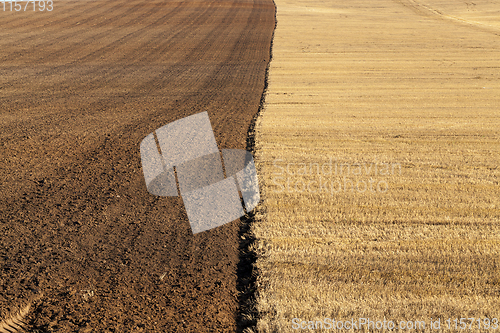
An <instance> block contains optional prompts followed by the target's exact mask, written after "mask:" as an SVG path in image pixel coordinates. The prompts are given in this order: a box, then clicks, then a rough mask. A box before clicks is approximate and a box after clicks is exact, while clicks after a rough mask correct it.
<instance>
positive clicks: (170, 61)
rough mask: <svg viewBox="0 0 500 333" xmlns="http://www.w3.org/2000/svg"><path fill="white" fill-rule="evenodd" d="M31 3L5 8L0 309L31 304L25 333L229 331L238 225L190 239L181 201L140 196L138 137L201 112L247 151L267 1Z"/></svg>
mask: <svg viewBox="0 0 500 333" xmlns="http://www.w3.org/2000/svg"><path fill="white" fill-rule="evenodd" d="M23 7H24V3H23ZM7 8H8V7H7ZM29 8H30V7H28V10H26V11H23V10H22V11H19V12H16V11H12V12H11V11H8V10H6V11H3V12H1V11H0V26H1V30H0V101H1V102H0V129H1V130H0V151H1V155H0V156H1V160H0V186H1V189H0V196H1V197H0V235H1V236H0V309H2V313H1V314H0V315H4V316H5V315H6V313H7V312H8V311H9V310H13V309H14V308H16V307H19V306H23V305H25V304H27V303H28V302H29V301H30V300H33V307H32V310H31V311H30V313H29V315H28V318H27V322H28V323H29V326H30V327H31V331H36V330H38V331H39V332H233V331H236V330H237V326H238V325H237V315H238V309H239V304H238V292H237V279H238V275H237V265H238V262H239V250H238V247H239V237H238V232H239V228H240V223H241V222H240V221H235V222H233V223H230V224H227V225H224V226H222V227H220V228H216V229H213V230H211V231H208V232H204V233H201V234H197V235H195V236H193V235H192V233H191V230H190V226H189V222H188V220H187V216H186V212H185V209H184V206H183V204H182V199H180V198H176V197H155V196H153V195H151V194H149V193H148V192H147V190H146V186H145V183H144V178H143V174H142V170H141V161H140V154H139V144H140V142H141V140H142V139H143V138H144V137H145V136H146V135H147V134H149V133H151V132H152V131H154V130H155V129H157V128H159V127H161V126H163V125H165V124H167V123H169V122H172V121H175V120H177V119H180V118H182V117H186V116H189V115H191V114H195V113H198V112H202V111H208V114H209V116H210V120H211V123H212V126H213V128H214V132H215V137H216V140H217V143H218V145H219V148H220V149H224V148H239V149H244V148H245V147H246V140H247V133H248V129H249V126H250V124H251V122H252V119H253V117H254V116H255V115H256V113H257V111H258V109H259V103H260V99H261V95H262V92H263V89H264V84H265V72H266V66H267V64H268V62H269V56H270V52H269V50H270V43H271V38H272V32H273V29H274V24H275V18H274V13H275V7H274V4H273V3H272V1H270V0H228V1H222V0H213V1H197V0H185V1H155V0H153V1H144V0H127V1H125V0H110V1H87V0H82V1H56V2H55V3H54V6H53V10H52V11H51V12H48V11H43V12H41V11H32V10H30V9H29ZM0 10H1V7H0Z"/></svg>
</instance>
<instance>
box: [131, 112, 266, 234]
mask: <svg viewBox="0 0 500 333" xmlns="http://www.w3.org/2000/svg"><path fill="white" fill-rule="evenodd" d="M140 150H141V161H142V169H143V172H144V179H145V181H146V187H147V189H148V191H149V193H151V194H153V195H158V196H179V195H180V196H181V197H182V199H183V201H184V206H185V207H186V212H187V215H188V219H189V223H190V224H191V230H192V231H193V234H196V233H199V232H202V231H206V230H210V229H212V228H215V227H218V226H221V225H223V224H226V223H229V222H231V221H234V220H236V219H238V218H240V217H241V216H243V215H245V210H246V212H250V211H251V210H252V209H254V208H255V206H257V204H258V202H259V201H260V195H259V184H258V181H257V172H256V169H255V164H254V161H253V157H252V154H250V152H248V151H246V150H240V149H222V154H221V152H220V151H219V148H218V147H217V143H216V141H215V136H214V133H213V130H212V126H211V124H210V119H209V117H208V113H207V112H202V113H198V114H195V115H192V116H189V117H186V118H182V119H179V120H177V121H174V122H172V123H169V124H167V125H165V126H163V127H160V128H159V129H157V130H156V131H154V132H153V133H150V134H148V135H147V136H146V137H145V138H144V139H143V140H142V142H141V146H140ZM221 155H222V158H221ZM224 173H225V177H224ZM240 193H241V197H242V198H243V203H244V204H242V200H241V197H240Z"/></svg>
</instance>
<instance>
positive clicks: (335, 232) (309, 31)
mask: <svg viewBox="0 0 500 333" xmlns="http://www.w3.org/2000/svg"><path fill="white" fill-rule="evenodd" d="M276 6H277V28H276V31H275V38H274V42H273V60H272V62H271V65H270V72H269V81H268V82H269V88H268V92H267V94H266V103H265V107H264V110H263V112H262V116H261V117H259V121H258V122H257V136H256V138H257V141H256V142H257V145H256V160H257V163H258V169H259V174H260V175H261V176H262V183H263V184H264V188H263V193H262V197H263V203H264V204H263V205H262V206H261V208H260V211H259V214H258V220H257V222H256V223H254V225H253V232H254V233H255V236H256V238H257V243H256V246H255V250H256V251H257V254H258V258H259V259H258V261H257V268H258V270H259V277H258V288H259V292H258V302H259V303H258V310H259V312H260V319H259V324H258V328H259V331H260V332H294V331H295V330H294V329H292V319H293V318H300V320H305V321H307V320H316V319H320V320H321V319H323V318H325V317H326V318H335V319H340V320H350V319H351V318H354V319H355V320H357V318H360V317H364V318H371V319H372V320H384V319H387V320H393V321H394V322H396V323H398V322H399V321H400V320H405V321H407V320H425V321H426V322H427V327H426V331H429V320H430V318H434V320H435V319H436V318H441V325H442V329H444V328H445V323H444V321H445V320H447V319H448V318H451V320H453V319H454V318H461V317H467V318H471V317H475V318H490V319H491V318H493V317H496V318H499V317H500V310H499V309H500V270H499V266H500V168H499V165H500V109H499V105H500V61H499V59H500V25H499V22H500V12H499V9H500V2H499V1H486V0H478V1H474V2H473V3H472V2H464V1H452V0H442V1H432V0H422V1H420V0H418V1H413V0H400V1H399V0H398V1H396V0H395V1H391V0H377V1H364V0H363V1H362V0H353V1H311V0H278V1H277V2H276ZM467 323H470V320H467ZM452 324H453V325H454V323H453V322H452ZM482 324H484V322H483V323H482ZM474 325H475V326H472V328H470V327H469V326H467V327H468V330H469V331H478V329H477V328H478V326H477V322H475V323H474ZM295 327H297V326H296V325H295ZM483 327H484V326H483ZM453 328H454V326H453ZM434 331H437V330H434ZM451 331H454V329H452V330H451Z"/></svg>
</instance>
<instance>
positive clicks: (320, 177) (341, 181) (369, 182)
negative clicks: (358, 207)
mask: <svg viewBox="0 0 500 333" xmlns="http://www.w3.org/2000/svg"><path fill="white" fill-rule="evenodd" d="M395 175H401V164H400V163H384V162H378V161H372V162H361V163H347V162H338V161H337V160H333V159H332V158H330V159H329V161H328V162H325V163H317V162H311V163H296V162H293V163H292V162H288V163H285V160H282V159H275V160H274V161H273V179H272V183H273V184H272V185H273V187H274V192H276V193H282V192H285V193H326V194H330V195H334V194H339V193H359V194H365V193H366V194H376V193H378V194H383V193H386V192H387V191H388V190H389V183H388V182H387V178H388V177H392V176H395Z"/></svg>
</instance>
